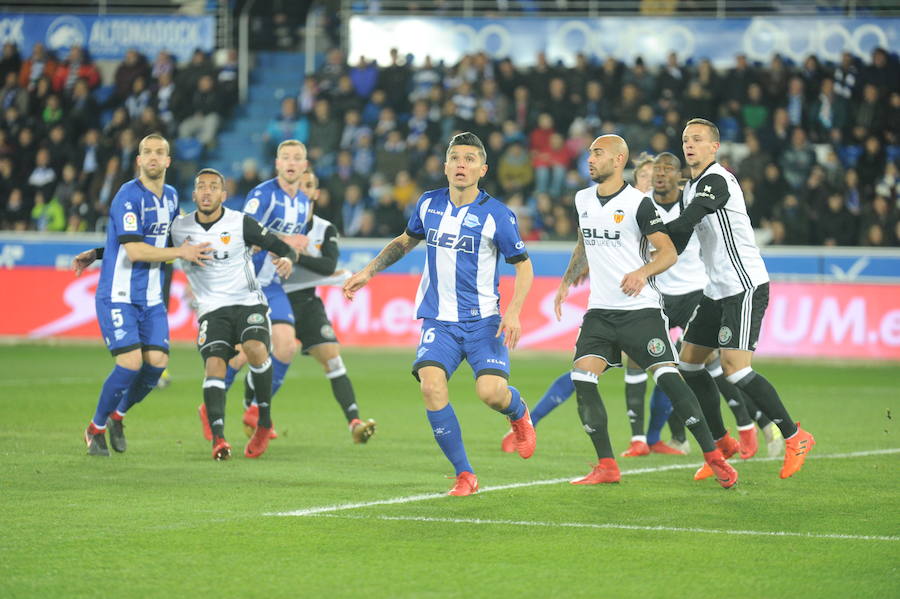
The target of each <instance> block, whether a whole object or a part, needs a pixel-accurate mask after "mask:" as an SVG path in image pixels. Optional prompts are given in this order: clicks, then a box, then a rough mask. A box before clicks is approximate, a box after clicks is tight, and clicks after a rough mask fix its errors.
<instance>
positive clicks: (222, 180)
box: [194, 167, 225, 189]
mask: <svg viewBox="0 0 900 599" xmlns="http://www.w3.org/2000/svg"><path fill="white" fill-rule="evenodd" d="M200 175H215V176H216V177H218V178H219V182H220V183H221V184H222V189H225V177H224V176H223V175H222V173H220V172H219V171H217V170H216V169H214V168H209V167H207V168H201V169H200V170H199V171H197V176H196V177H194V181H196V180H197V179H199V178H200Z"/></svg>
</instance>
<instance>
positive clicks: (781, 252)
mask: <svg viewBox="0 0 900 599" xmlns="http://www.w3.org/2000/svg"><path fill="white" fill-rule="evenodd" d="M385 241H386V240H362V239H342V240H341V257H340V263H339V266H340V267H341V268H346V269H349V270H351V271H357V270H359V269H361V268H362V267H364V266H365V265H366V264H368V263H369V261H370V260H371V259H372V258H374V257H375V256H376V255H377V254H378V252H380V251H381V248H382V247H384V242H385ZM105 243H106V237H105V236H104V235H99V234H81V235H68V234H61V235H47V234H44V235H41V234H24V235H23V234H16V233H6V232H3V233H0V268H15V267H17V266H51V267H54V268H63V269H64V268H68V267H69V264H70V263H71V261H72V258H73V257H74V256H75V255H76V254H78V253H79V252H81V251H82V250H86V249H89V248H92V247H99V246H101V245H104V244H105ZM573 247H574V242H573V243H571V244H568V243H564V242H542V243H529V244H528V254H529V255H530V256H531V259H532V263H533V264H534V273H535V275H537V276H539V277H540V276H544V277H559V276H562V273H563V272H565V270H566V267H567V266H568V264H569V258H570V257H571V255H572V248H573ZM424 251H425V250H424V246H423V245H419V246H418V247H416V248H415V249H414V250H413V251H412V252H411V255H410V256H408V257H406V258H404V259H403V260H401V261H399V262H397V263H396V264H394V265H393V266H391V267H390V268H388V269H387V270H386V271H385V272H389V273H394V274H420V273H421V272H422V264H423V263H424V261H425V255H424ZM763 259H764V260H765V262H766V268H768V269H769V274H770V275H771V276H772V278H773V279H775V280H782V281H830V282H856V283H900V250H896V249H879V248H824V247H823V248H763ZM500 264H501V273H502V274H513V273H514V270H513V268H512V267H511V266H509V265H507V264H506V263H505V262H503V261H502V260H501V261H500Z"/></svg>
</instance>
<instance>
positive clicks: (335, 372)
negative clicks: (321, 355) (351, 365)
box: [325, 356, 347, 379]
mask: <svg viewBox="0 0 900 599" xmlns="http://www.w3.org/2000/svg"><path fill="white" fill-rule="evenodd" d="M345 374H347V367H346V366H344V360H343V359H342V358H341V357H340V356H337V357H334V358H329V359H327V360H325V378H327V379H336V378H338V377H341V376H344V375H345Z"/></svg>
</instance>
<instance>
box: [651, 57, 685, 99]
mask: <svg viewBox="0 0 900 599" xmlns="http://www.w3.org/2000/svg"><path fill="white" fill-rule="evenodd" d="M686 80H687V77H686V75H685V71H684V68H682V66H681V65H680V64H679V63H678V54H677V53H676V52H669V53H668V54H667V55H666V64H664V65H663V66H662V68H661V69H660V72H659V81H658V89H657V90H654V91H655V92H657V93H658V94H659V95H660V96H663V97H668V98H679V97H681V93H682V92H683V91H684V89H685V86H686Z"/></svg>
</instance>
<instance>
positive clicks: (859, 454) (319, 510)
mask: <svg viewBox="0 0 900 599" xmlns="http://www.w3.org/2000/svg"><path fill="white" fill-rule="evenodd" d="M895 453H900V448H892V449H874V450H871V451H855V452H852V453H833V454H826V455H811V456H809V458H807V459H810V460H813V459H818V460H838V459H845V458H863V457H867V456H873V455H889V454H895ZM782 459H783V458H781V457H775V458H758V459H754V460H753V461H754V462H775V461H780V460H782ZM700 466H702V464H671V465H669V466H656V467H652V468H637V469H635V470H623V471H622V474H623V475H632V474H651V473H654V472H667V471H669V470H690V469H697V468H699V467H700ZM570 480H571V479H569V478H553V479H549V480H533V481H527V482H523V483H510V484H507V485H496V486H492V487H482V488H481V489H480V490H479V491H478V493H479V494H481V493H490V492H492V491H504V490H507V489H521V488H523V487H538V486H542V485H556V484H559V483H564V482H569V481H570ZM446 497H447V494H446V493H425V494H421V495H408V496H406V497H394V498H392V499H378V500H376V501H361V502H359V503H338V504H335V505H323V506H318V507H310V508H304V509H301V510H292V511H289V512H271V513H267V514H263V515H264V516H314V515H316V514H328V513H333V512H343V511H346V510H355V509H359V508H366V507H373V506H376V505H397V504H403V503H414V502H417V501H428V500H429V499H440V498H446Z"/></svg>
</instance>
